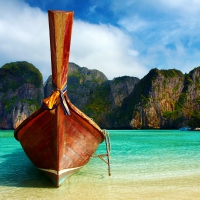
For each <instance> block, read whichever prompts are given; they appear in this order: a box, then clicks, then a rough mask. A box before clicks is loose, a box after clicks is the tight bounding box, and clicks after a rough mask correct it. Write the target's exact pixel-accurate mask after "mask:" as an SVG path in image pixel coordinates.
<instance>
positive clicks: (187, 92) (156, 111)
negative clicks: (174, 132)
mask: <svg viewBox="0 0 200 200" xmlns="http://www.w3.org/2000/svg"><path fill="white" fill-rule="evenodd" d="M199 70H200V69H199V68H197V69H195V70H193V71H191V72H190V73H189V75H183V74H182V72H180V71H178V70H175V69H174V70H157V69H153V70H151V71H150V72H149V73H148V74H147V75H146V76H145V77H144V78H143V79H142V80H141V81H140V83H139V84H138V85H137V87H136V88H135V90H134V91H133V93H132V94H131V95H130V96H129V97H128V99H126V100H125V101H124V105H122V108H123V109H124V110H123V109H122V110H123V112H122V113H123V114H124V115H125V116H126V123H127V121H129V122H130V126H131V127H132V128H136V129H140V128H178V127H181V126H183V125H189V121H190V119H191V117H192V115H193V114H194V112H196V111H195V110H199V102H198V101H199V100H198V99H199V97H200V95H199V85H198V84H199V80H200V76H199ZM128 109H130V111H128ZM126 125H127V124H126Z"/></svg>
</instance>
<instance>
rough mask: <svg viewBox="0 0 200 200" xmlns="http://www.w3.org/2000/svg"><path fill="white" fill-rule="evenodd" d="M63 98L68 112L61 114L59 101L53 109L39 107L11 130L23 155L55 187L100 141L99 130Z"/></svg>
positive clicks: (101, 133) (85, 161)
mask: <svg viewBox="0 0 200 200" xmlns="http://www.w3.org/2000/svg"><path fill="white" fill-rule="evenodd" d="M65 98H66V99H67V102H68V106H69V110H70V115H67V116H66V115H64V112H63V109H62V106H61V104H59V105H58V107H57V108H56V109H54V110H45V109H43V108H40V109H39V110H38V111H37V112H36V113H34V114H33V115H32V116H30V117H29V118H27V119H26V120H25V121H24V122H23V123H22V124H21V125H20V126H19V127H18V128H17V129H16V130H15V138H16V139H17V140H19V141H20V143H21V145H22V147H23V149H24V151H25V153H26V155H27V156H28V157H29V159H30V160H31V161H32V163H33V164H34V165H35V166H36V167H38V168H39V169H41V170H43V171H44V172H45V173H46V174H47V175H48V176H49V177H50V178H51V179H52V181H53V182H54V184H55V185H56V186H57V187H59V186H60V185H61V184H62V183H63V181H64V180H65V179H66V178H67V177H68V176H69V175H71V174H72V173H74V172H75V171H77V170H78V169H80V168H81V167H83V166H84V165H85V164H86V163H87V162H88V161H89V160H90V157H91V156H92V155H93V154H94V152H95V151H96V149H97V148H98V145H99V144H100V143H101V142H102V141H103V140H104V134H103V132H102V131H101V129H100V128H99V127H98V126H97V125H96V124H95V123H94V122H93V121H92V120H91V119H90V118H88V117H87V116H86V115H84V114H83V113H82V112H81V111H80V110H78V109H77V108H76V107H75V106H73V105H72V104H71V103H70V101H69V99H68V98H67V96H65Z"/></svg>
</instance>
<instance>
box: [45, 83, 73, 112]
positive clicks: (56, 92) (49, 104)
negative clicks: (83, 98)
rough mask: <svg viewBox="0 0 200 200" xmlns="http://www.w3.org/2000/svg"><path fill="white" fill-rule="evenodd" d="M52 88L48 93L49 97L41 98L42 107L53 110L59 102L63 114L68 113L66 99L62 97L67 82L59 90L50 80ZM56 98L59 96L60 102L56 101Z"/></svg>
mask: <svg viewBox="0 0 200 200" xmlns="http://www.w3.org/2000/svg"><path fill="white" fill-rule="evenodd" d="M52 88H53V91H52V94H51V95H50V97H48V98H46V99H44V100H43V104H42V107H43V108H44V109H46V110H53V109H55V108H56V107H57V106H58V105H59V103H61V105H62V108H63V111H64V114H65V115H70V111H69V108H68V105H67V101H66V99H65V97H64V94H65V92H66V91H67V84H66V85H65V87H64V88H63V89H62V90H60V89H59V88H57V87H56V85H55V84H54V83H53V82H52ZM58 98H60V102H59V101H58Z"/></svg>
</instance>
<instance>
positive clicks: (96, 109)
mask: <svg viewBox="0 0 200 200" xmlns="http://www.w3.org/2000/svg"><path fill="white" fill-rule="evenodd" d="M51 81H52V80H51V76H50V77H49V78H48V80H47V82H46V84H45V89H44V93H45V95H46V97H47V96H49V95H50V94H51V91H52V85H51ZM138 82H139V79H138V78H135V77H128V76H124V77H118V78H115V79H113V80H112V81H108V80H107V78H106V76H105V75H104V74H103V73H102V72H100V71H98V70H89V69H87V68H85V67H79V66H78V65H76V64H74V63H70V64H69V73H68V83H67V84H68V96H69V99H70V101H71V102H72V103H73V104H74V105H75V106H76V107H77V108H79V109H80V110H82V111H83V112H84V113H85V114H87V115H88V116H89V117H91V118H92V119H93V120H95V121H96V122H97V123H98V124H99V125H100V126H101V127H104V128H113V127H114V128H117V124H116V123H115V117H116V116H115V114H116V112H118V110H119V108H120V106H121V104H122V102H123V99H124V98H126V97H127V96H129V95H130V94H131V92H132V91H133V89H134V87H135V86H136V84H137V83H138Z"/></svg>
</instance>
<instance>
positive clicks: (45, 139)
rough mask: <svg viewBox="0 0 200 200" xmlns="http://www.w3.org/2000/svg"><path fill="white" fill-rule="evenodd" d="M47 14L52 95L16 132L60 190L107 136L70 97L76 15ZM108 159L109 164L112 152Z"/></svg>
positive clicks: (32, 157)
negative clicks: (70, 63) (70, 55)
mask: <svg viewBox="0 0 200 200" xmlns="http://www.w3.org/2000/svg"><path fill="white" fill-rule="evenodd" d="M48 14H49V28H50V44H51V61H52V84H53V93H52V95H51V96H50V97H48V98H46V99H44V101H43V106H42V107H41V108H40V109H39V110H37V111H36V112H35V113H33V114H32V115H31V116H29V117H28V118H27V119H26V120H25V121H23V122H22V123H21V124H20V125H19V126H18V127H17V128H16V130H15V133H14V136H15V138H16V139H17V140H19V142H20V143H21V145H22V147H23V149H24V151H25V153H26V155H27V156H28V158H29V159H30V160H31V161H32V163H33V164H34V165H35V166H36V167H37V168H39V169H40V170H42V171H44V173H46V175H47V176H48V177H49V178H50V179H51V180H52V181H53V183H54V184H55V186H56V187H59V186H60V185H61V184H62V183H63V182H64V180H65V179H66V178H67V177H68V176H70V175H71V174H73V173H74V172H75V171H77V170H78V169H80V168H81V167H83V166H84V165H85V164H86V163H87V162H88V161H89V160H90V158H91V156H92V155H93V154H94V152H95V151H96V149H97V148H98V146H99V144H100V143H102V142H103V141H104V140H105V139H106V134H105V132H104V131H102V130H101V128H100V127H99V126H98V125H97V124H96V123H95V122H94V121H93V120H92V119H90V118H89V117H88V116H86V115H85V114H84V113H83V112H82V111H80V110H79V109H78V108H76V107H75V106H74V105H73V104H72V103H71V102H70V100H69V98H68V96H67V88H66V86H67V73H68V61H69V51H70V39H71V32H72V22H73V12H65V11H48ZM107 146H108V144H107ZM107 158H108V162H107V164H109V151H107Z"/></svg>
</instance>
